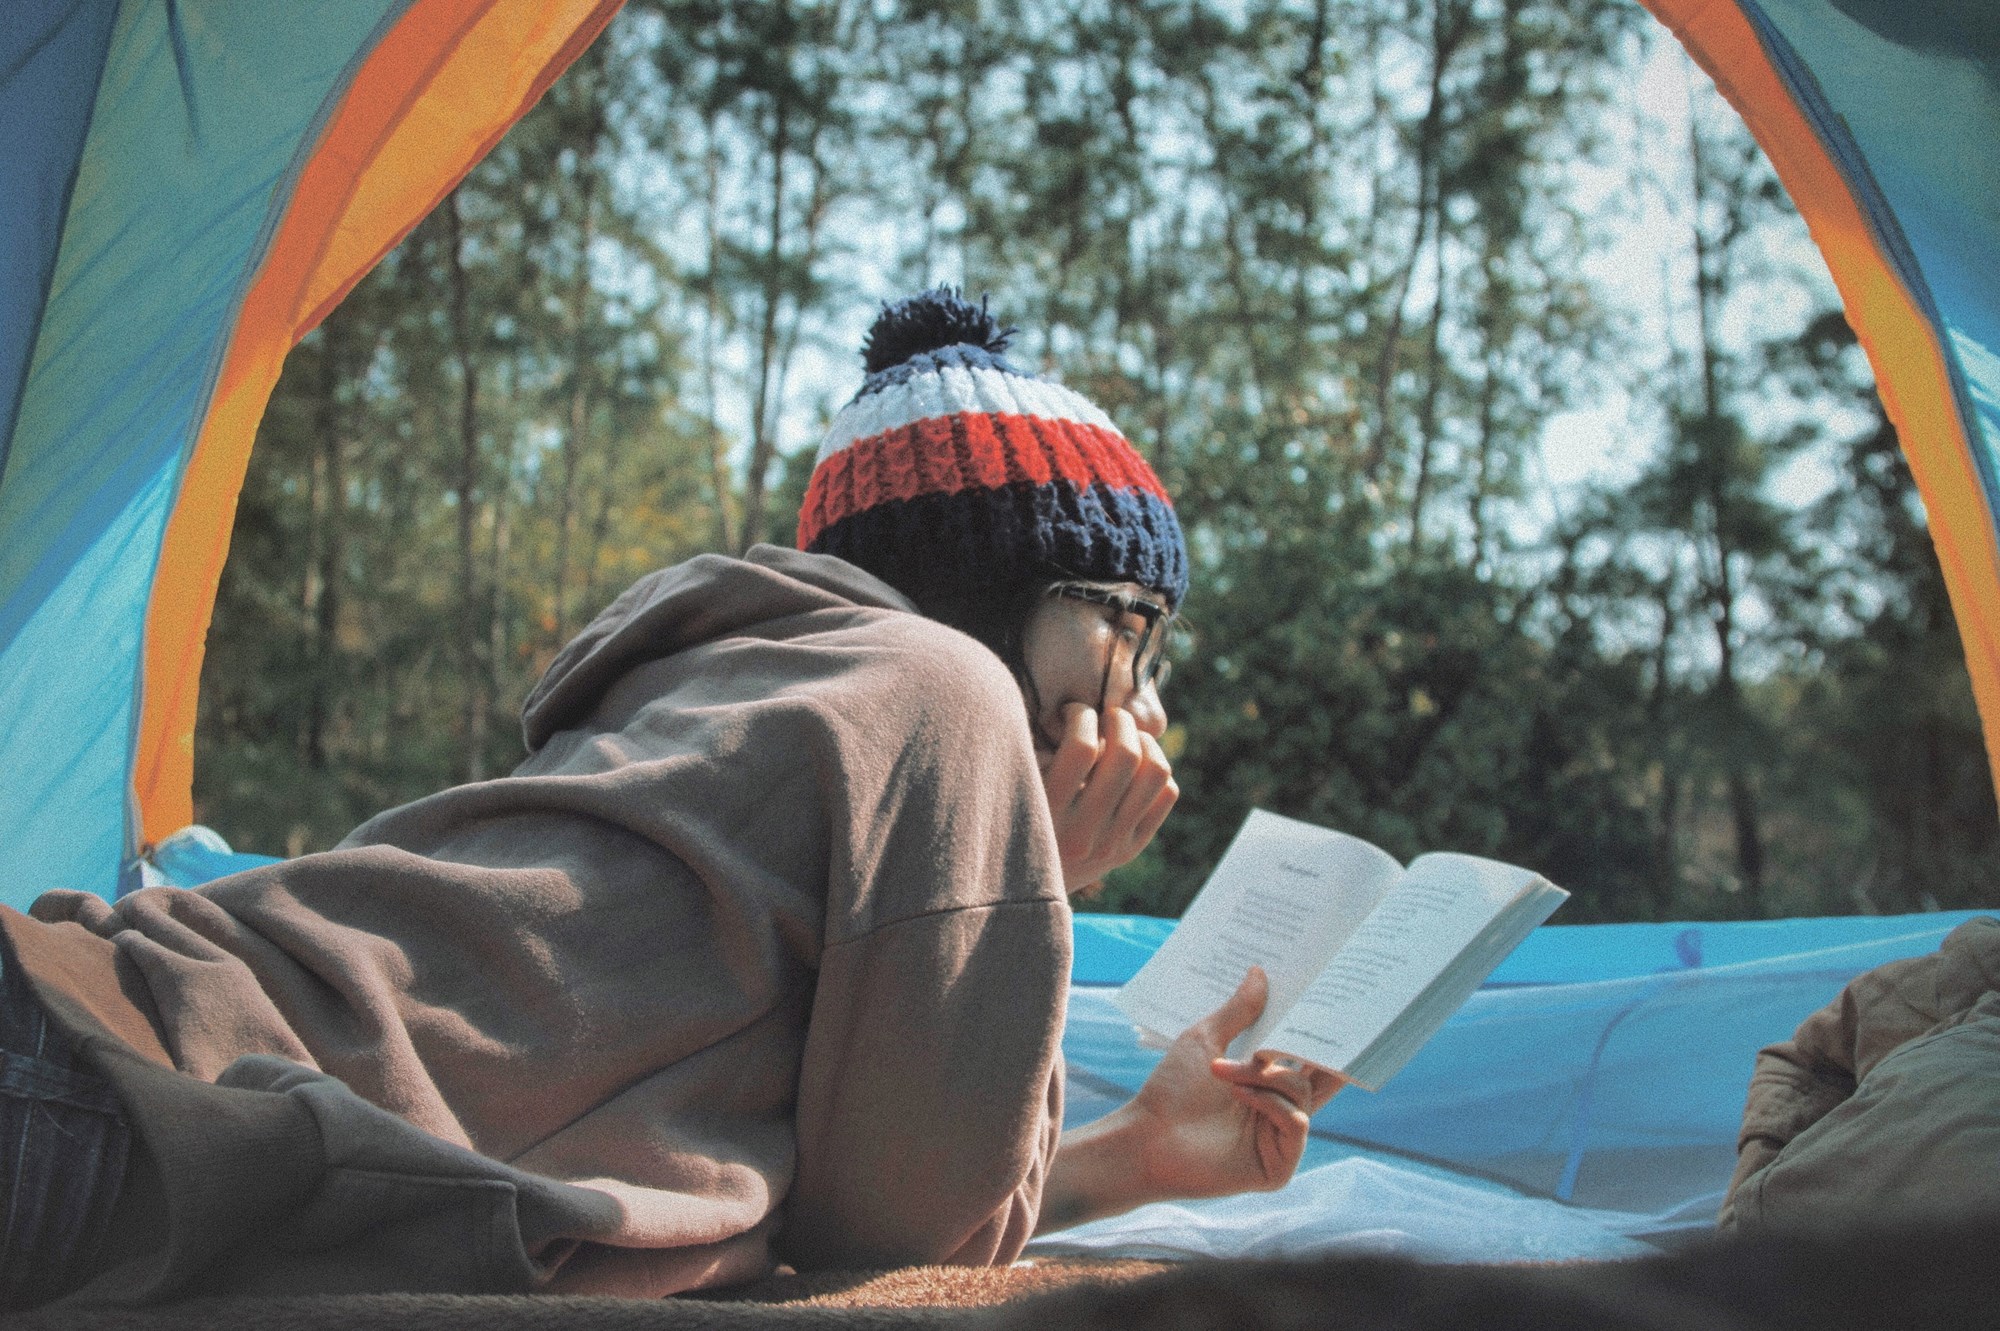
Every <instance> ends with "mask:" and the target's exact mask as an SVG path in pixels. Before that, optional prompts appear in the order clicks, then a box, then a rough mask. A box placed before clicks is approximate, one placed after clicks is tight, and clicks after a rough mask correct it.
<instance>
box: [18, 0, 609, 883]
mask: <svg viewBox="0 0 2000 1331" xmlns="http://www.w3.org/2000/svg"><path fill="white" fill-rule="evenodd" d="M616 7H617V0H349V2H348V3H344V4H341V5H335V6H289V7H279V8H278V9H275V10H274V9H272V8H271V7H269V6H266V5H261V4H253V3H250V0H178V3H175V4H167V5H162V4H159V3H157V2H156V0H15V4H14V5H13V7H12V8H10V10H9V21H8V23H7V24H6V25H5V30H4V32H0V135H4V136H5V141H6V142H7V143H8V145H9V148H8V152H7V154H6V155H5V156H4V158H0V236H5V237H6V242H5V244H4V246H0V249H4V251H5V253H4V256H0V279H4V283H0V771H5V772H7V773H8V779H7V780H6V781H5V782H0V883H4V887H0V899H4V900H6V901H7V902H9V903H10V904H15V905H20V904H25V902H26V901H28V900H29V899H32V898H33V897H34V896H35V895H37V894H38V893H40V892H41V891H43V890H46V889H48V888H52V887H77V888H84V889H86V890H89V891H94V892H97V893H99V894H100V895H104V896H111V895H114V894H115V893H116V892H117V891H119V890H122V889H127V888H130V887H132V886H135V885H136V884H137V883H138V881H139V879H140V875H139V872H138V864H139V855H138V852H139V850H140V849H141V847H142V845H143V844H144V843H145V842H148V841H156V840H158V839H160V838H161V837H163V836H165V835H166V834H167V833H170V832H172V831H173V830H174V829H176V828H178V827H180V826H183V825H185V824H186V823H188V822H189V821H190V820H191V815H192V802H191V798H190V789H191V782H192V759H193V730H194V707H195V683H196V681H197V679H198V677H199V673H200V667H201V648H202V642H203V638H204V637H205V635H206V632H207V627H208V616H209V612H210V609H211V607H212V606H213V603H214V598H215V588H216V582H217V579H218V578H219V577H220V574H221V569H222V561H223V557H224V554H225V553H226V550H227V546H228V539H229V529H230V524H231V522H232V520H233V517H234V512H235V503H236V494H237V491H238V489H239V488H240V486H241V484H242V478H243V469H244V466H245V465H246V463H247V459H248V454H249V448H250V443H251V440H252V438H253V437H254V435H255V433H256V426H257V421H258V418H259V417H260V416H261V414H262V412H263V408H264V403H265V402H266V400H267V399H268V397H269V394H270V390H271V388H272V386H273V384H274V383H275V382H276V379H277V373H278V369H279V367H280V365H281V364H282V362H283V358H284V355H285V353H286V352H287V351H288V350H289V349H290V348H291V347H292V345H293V344H294V343H296V342H297V340H298V339H299V338H300V337H303V336H304V335H305V334H306V333H307V332H309V331H310V330H311V328H312V327H313V326H314V325H315V324H316V322H317V321H318V320H319V319H320V318H321V317H323V316H324V314H325V312H326V311H327V310H328V309H329V308H331V306H332V304H333V302H335V301H337V300H338V299H339V297H340V296H341V295H342V294H344V293H345V292H346V291H347V290H348V288H349V287H351V286H352V284H353V283H354V282H355V281H356V280H358V279H359V277H360V276H361V275H362V274H363V273H365V272H366V271H367V270H368V268H370V267H371V266H372V265H373V264H374V263H375V262H376V261H377V260H378V259H379V258H380V257H381V256H382V255H383V254H384V253H386V252H387V251H388V249H389V248H390V247H391V246H392V245H393V244H394V243H395V242H396V241H397V240H398V239H400V237H401V236H402V235H403V234H404V233H405V232H406V231H407V230H408V229H409V228H410V227H411V226H414V225H415V224H416V222H417V221H418V220H419V219H420V218H421V217H422V216H423V215H424V213H425V212H427V211H428V210H429V209H430V208H431V206H433V205H434V204H435V203H436V202H437V201H438V200H439V199H440V198H442V197H443V195H444V193H445V192H446V191H447V190H449V189H450V188H451V186H452V185H453V184H455V183H456V182H457V180H458V179H459V178H460V177H461V176H462V175H463V174H464V173H465V171H467V170H468V169H470V167H471V165H472V164H473V163H474V162H476V161H477V160H478V159H479V158H480V157H481V156H482V155H483V154H484V153H485V152H486V151H487V150H488V149H489V148H491V147H492V145H493V143H495V142H496V141H497V140H498V138H499V136H500V135H501V134H502V133H503V132H504V131H505V130H506V128H507V126H508V125H510V124H512V123H513V121H514V120H515V119H516V118H517V117H519V116H520V115H521V114H522V113H523V112H524V111H525V110H526V109H527V108H528V106H530V105H531V104H532V103H533V101H534V100H535V98H536V97H538V96H539V95H540V93H541V91H542V90H543V89H544V88H546V87H547V86H548V83H549V82H550V81H551V80H553V79H554V78H555V77H556V75H557V74H559V73H560V72H561V70H562V69H563V68H564V67H565V66H566V65H567V64H568V62H569V61H570V60H571V59H573V58H574V57H575V56H576V55H577V54H578V53H579V52H580V51H581V50H582V48H583V46H584V45H586V44H587V43H588V41H589V40H590V39H591V38H592V37H594V36H595V35H596V33H597V32H598V31H599V30H600V29H601V28H602V27H603V25H604V24H605V23H606V22H608V21H609V19H610V16H611V14H612V13H613V12H614V11H615V9H616Z"/></svg>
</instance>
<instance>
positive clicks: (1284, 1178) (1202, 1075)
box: [1129, 967, 1344, 1197]
mask: <svg viewBox="0 0 2000 1331" xmlns="http://www.w3.org/2000/svg"><path fill="white" fill-rule="evenodd" d="M1269 990H1270V985H1269V982H1268V981H1267V980H1266V978H1265V975H1264V972H1263V971H1262V970H1261V969H1259V968H1256V967H1252V968H1251V970H1250V972H1249V974H1248V975H1246V976H1244V978H1243V983H1242V984H1240V985H1238V986H1237V989H1236V992H1235V993H1234V994H1232V995H1231V996H1230V997H1229V1000H1228V1001H1227V1002H1225V1003H1224V1004H1223V1005H1222V1006H1221V1007H1220V1008H1217V1009H1216V1010H1215V1012H1213V1013H1212V1014H1210V1015H1209V1016H1208V1017H1207V1018H1205V1019H1204V1020H1202V1021H1200V1022H1197V1023H1196V1024H1195V1025H1193V1026H1190V1027H1189V1028H1188V1029H1187V1030H1186V1031H1184V1032H1183V1033H1182V1034H1181V1037H1180V1038H1179V1039H1177V1040H1175V1041H1174V1043H1173V1045H1172V1046H1171V1047H1170V1048H1169V1049H1168V1050H1167V1055H1166V1057H1165V1058H1163V1059H1161V1060H1160V1065H1159V1066H1158V1067H1157V1068H1155V1069H1154V1070H1153V1075H1152V1076H1150V1077H1148V1078H1147V1079H1146V1084H1145V1085H1144V1086H1142V1087H1140V1088H1139V1094H1138V1095H1137V1096H1136V1097H1134V1098H1133V1100H1132V1103H1131V1105H1130V1106H1129V1108H1130V1109H1131V1110H1133V1111H1134V1112H1135V1113H1136V1114H1137V1115H1139V1116H1140V1119H1141V1121H1142V1123H1143V1124H1144V1125H1145V1126H1144V1128H1143V1129H1142V1131H1141V1134H1140V1137H1139V1141H1140V1143H1141V1147H1142V1150H1143V1155H1142V1166H1143V1169H1144V1172H1145V1175H1146V1177H1147V1179H1148V1180H1149V1181H1150V1183H1151V1186H1152V1188H1153V1189H1154V1190H1156V1191H1158V1192H1159V1193H1160V1195H1162V1196H1165V1197H1219V1196H1225V1195H1227V1194H1230V1193H1237V1192H1253V1191H1270V1190H1271V1189H1275V1188H1282V1187H1284V1186H1285V1184H1287V1183H1289V1182H1290V1181H1291V1178H1292V1174H1293V1172H1294V1171H1295V1170H1297V1169H1298V1167H1299V1159H1300V1157H1302V1156H1303V1155H1304V1154H1305V1149H1306V1137H1307V1133H1308V1130H1309V1128H1310V1126H1311V1118H1312V1115H1313V1114H1314V1113H1316V1112H1317V1111H1318V1110H1319V1109H1320V1108H1321V1106H1323V1105H1325V1104H1326V1102H1327V1101H1328V1100H1331V1099H1332V1098H1333V1095H1334V1092H1335V1091H1338V1090H1339V1089H1340V1088H1341V1086H1342V1085H1343V1084H1344V1083H1343V1082H1342V1081H1341V1079H1340V1078H1339V1076H1337V1075H1336V1074H1334V1073H1331V1072H1327V1071H1324V1070H1323V1069H1320V1068H1314V1067H1308V1066H1305V1065H1302V1064H1299V1063H1297V1062H1295V1061H1294V1060H1291V1059H1288V1058H1284V1057H1283V1056H1281V1055H1277V1054H1271V1053H1255V1054H1252V1055H1251V1056H1250V1057H1249V1058H1246V1059H1242V1060H1237V1059H1232V1058H1229V1057H1228V1056H1227V1054H1226V1052H1225V1051H1226V1050H1227V1049H1228V1047H1229V1042H1230V1041H1231V1040H1233V1039H1235V1038H1236V1037H1237V1036H1238V1035H1241V1034H1242V1033H1243V1032H1244V1031H1246V1030H1248V1029H1250V1026H1251V1024H1252V1023H1254V1022H1255V1021H1256V1020H1257V1018H1258V1017H1259V1016H1260V1015H1262V1014H1263V1011H1264V1002H1265V998H1266V996H1267V995H1268V993H1269Z"/></svg>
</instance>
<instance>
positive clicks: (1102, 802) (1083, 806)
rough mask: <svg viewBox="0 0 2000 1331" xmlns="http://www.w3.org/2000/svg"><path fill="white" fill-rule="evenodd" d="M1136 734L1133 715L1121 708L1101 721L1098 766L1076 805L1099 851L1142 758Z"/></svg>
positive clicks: (1116, 708)
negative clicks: (1101, 741) (1090, 830)
mask: <svg viewBox="0 0 2000 1331" xmlns="http://www.w3.org/2000/svg"><path fill="white" fill-rule="evenodd" d="M1139 734H1140V732H1139V727H1138V726H1137V725H1136V724H1134V723H1133V721H1132V714H1131V713H1130V712H1128V711H1126V710H1125V709H1124V708H1122V707H1114V708H1112V709H1111V710H1110V711H1109V712H1107V713H1106V714H1105V715H1104V717H1103V718H1102V730H1101V735H1102V739H1103V743H1102V745H1101V747H1100V751H1099V752H1098V755H1097V765H1096V766H1095V767H1093V768H1091V770H1090V776H1089V777H1088V778H1087V779H1086V780H1085V782H1084V786H1083V793H1082V794H1080V795H1078V796H1077V798H1076V806H1075V807H1076V816H1077V817H1078V819H1080V820H1082V821H1083V822H1085V823H1086V824H1087V825H1088V826H1089V827H1091V828H1092V829H1093V830H1094V832H1095V835H1094V836H1093V837H1092V841H1093V844H1094V845H1095V847H1096V848H1097V849H1098V850H1099V851H1104V850H1107V849H1108V843H1109V841H1110V839H1111V838H1110V837H1109V836H1108V835H1107V834H1108V833H1109V832H1110V830H1111V820H1112V817H1113V815H1114V814H1116V813H1117V811H1118V803H1119V801H1120V800H1122V799H1124V798H1125V792H1126V790H1127V789H1129V788H1130V787H1131V785H1132V778H1133V777H1134V776H1135V775H1137V773H1138V771H1139V766H1140V762H1141V760H1142V759H1143V758H1144V756H1145V751H1144V750H1143V749H1142V748H1141V747H1140V745H1139Z"/></svg>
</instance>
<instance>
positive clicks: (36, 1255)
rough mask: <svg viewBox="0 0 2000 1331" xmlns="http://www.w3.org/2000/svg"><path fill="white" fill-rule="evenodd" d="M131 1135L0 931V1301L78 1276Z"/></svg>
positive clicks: (88, 1263) (62, 1288)
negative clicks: (51, 1018)
mask: <svg viewBox="0 0 2000 1331" xmlns="http://www.w3.org/2000/svg"><path fill="white" fill-rule="evenodd" d="M131 1143H132V1131H131V1128H130V1126H129V1125H128V1124H127V1122H126V1120H125V1113H124V1110H123V1109H122V1108H121V1107H120V1106H119V1103H118V1098H117V1096H115V1095H114V1094H113V1093H112V1091H111V1087H110V1086H109V1085H107V1084H106V1083H105V1081H104V1079H103V1078H102V1077H100V1076H98V1075H97V1074H96V1072H95V1071H93V1070H92V1069H91V1067H90V1065H89V1064H88V1063H87V1062H85V1061H84V1060H83V1059H81V1058H79V1057H78V1056H77V1053H76V1051H75V1050H74V1049H72V1048H70V1045H69V1042H68V1041H67V1040H65V1039H64V1038H63V1036H62V1032H61V1031H59V1030H57V1029H56V1027H55V1026H54V1025H53V1024H51V1023H50V1021H49V1019H48V1014H47V1013H46V1012H44V1011H43V1009H42V1005H41V1002H40V1000H38V999H37V998H36V997H35V995H34V992H33V990H32V989H30V988H29V985H28V981H27V977H26V976H24V975H22V974H21V971H20V967H19V966H18V965H16V964H15V960H14V954H13V949H12V948H11V947H10V946H8V943H7V940H6V937H5V935H4V934H0V1310H6V1309H18V1308H27V1307H32V1306H33V1305H35V1304H37V1303H43V1302H46V1301H47V1300H49V1299H53V1298H55V1297H56V1296H57V1295H60V1294H65V1293H67V1292H69V1291H70V1290H71V1289H73V1288H75V1287H76V1286H78V1285H80V1284H82V1283H83V1280H84V1278H85V1277H86V1276H87V1275H88V1274H89V1273H90V1272H91V1270H92V1268H93V1266H94V1265H95V1262H96V1258H97V1249H98V1246H99V1244H100V1243H101V1242H102V1240H103V1237H104V1230H105V1226H106V1225H107V1223H108V1222H109V1221H110V1218H111V1210H112V1207H113V1206H114V1205H116V1204H117V1201H118V1190H119V1186H120V1184H121V1183H122V1182H123V1180H124V1175H125V1158H126V1153H127V1152H128V1151H129V1150H130V1148H131Z"/></svg>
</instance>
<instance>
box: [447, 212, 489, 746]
mask: <svg viewBox="0 0 2000 1331" xmlns="http://www.w3.org/2000/svg"><path fill="white" fill-rule="evenodd" d="M444 217H445V242H446V244H445V248H446V268H447V272H448V274H449V280H450V293H451V302H450V303H451V309H450V315H451V343H452V358H453V361H454V363H455V365H456V367H457V370H458V385H459V391H458V412H457V416H458V421H457V424H458V475H457V476H456V478H455V484H454V486H453V489H454V492H455V494H456V495H457V499H458V604H459V652H458V656H459V685H460V687H461V688H463V689H464V690H465V700H464V710H463V712H462V714H461V715H462V718H463V720H462V729H461V734H462V736H463V744H464V748H463V757H462V770H463V772H464V774H465V779H466V780H467V781H483V780H485V779H486V727H487V720H488V717H487V713H488V710H489V707H488V698H487V681H488V677H489V674H490V670H489V666H488V663H487V661H486V660H485V657H486V645H487V644H486V641H485V639H486V637H487V625H486V624H485V623H484V622H482V620H483V619H484V616H482V614H481V611H482V609H483V608H484V607H485V601H484V598H482V597H481V595H480V592H479V571H478V552H477V550H476V549H475V540H476V536H477V532H478V526H477V513H476V511H475V503H476V500H475V495H476V494H477V492H478V490H479V472H480V467H479V366H478V362H477V358H476V356H475V354H474V350H473V345H472V312H471V308H470V303H471V296H470V290H469V287H470V284H469V282H468V280H467V277H466V271H465V219H464V217H463V216H462V214H461V213H460V211H459V201H458V191H457V190H453V191H452V192H451V193H450V194H447V195H446V196H445V209H444Z"/></svg>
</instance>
